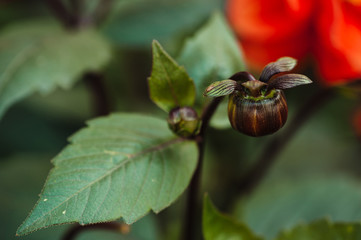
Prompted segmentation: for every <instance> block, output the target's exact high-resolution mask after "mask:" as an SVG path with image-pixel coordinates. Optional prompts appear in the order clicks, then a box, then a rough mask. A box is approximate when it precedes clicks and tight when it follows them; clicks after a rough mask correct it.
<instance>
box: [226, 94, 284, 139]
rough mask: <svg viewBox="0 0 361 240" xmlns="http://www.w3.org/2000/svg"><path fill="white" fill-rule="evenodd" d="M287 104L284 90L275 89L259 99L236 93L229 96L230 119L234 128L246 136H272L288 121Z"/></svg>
mask: <svg viewBox="0 0 361 240" xmlns="http://www.w3.org/2000/svg"><path fill="white" fill-rule="evenodd" d="M287 113H288V109H287V103H286V99H285V96H284V94H283V91H282V90H278V89H274V90H272V91H271V92H270V93H269V94H268V95H265V96H259V97H257V98H254V97H247V96H243V95H242V94H241V93H240V92H235V93H233V94H232V95H230V96H229V102H228V118H229V121H230V123H231V125H232V127H233V128H234V129H235V130H237V131H239V132H242V133H244V134H246V135H249V136H253V137H259V136H264V135H268V134H272V133H274V132H276V131H277V130H278V129H280V128H281V127H282V126H283V125H284V124H285V123H286V120H287Z"/></svg>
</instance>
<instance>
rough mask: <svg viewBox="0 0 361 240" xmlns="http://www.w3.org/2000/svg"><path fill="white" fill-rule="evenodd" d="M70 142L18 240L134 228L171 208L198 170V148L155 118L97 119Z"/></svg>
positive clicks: (113, 116) (118, 115) (59, 156)
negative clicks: (118, 224)
mask: <svg viewBox="0 0 361 240" xmlns="http://www.w3.org/2000/svg"><path fill="white" fill-rule="evenodd" d="M70 141H71V144H70V145H68V146H67V147H66V148H65V149H64V150H63V151H62V152H61V153H60V154H59V155H58V156H56V157H55V158H54V159H53V164H54V165H55V167H54V168H53V169H52V171H51V172H50V174H49V176H48V179H47V181H46V183H45V187H44V189H43V191H42V193H41V195H40V199H39V201H38V203H37V204H36V206H35V208H34V210H33V211H32V212H31V214H30V216H29V217H28V218H27V219H26V220H25V222H24V223H23V224H22V225H21V226H20V227H19V229H18V231H17V234H19V235H23V234H27V233H30V232H32V231H35V230H37V229H40V228H44V227H48V226H50V225H56V224H62V223H71V222H79V223H80V224H89V223H96V222H104V221H111V220H115V219H118V218H120V217H122V218H123V219H124V220H125V222H126V223H129V224H131V223H133V222H135V221H136V220H138V219H139V218H141V217H142V216H144V215H145V214H147V212H149V211H150V210H153V211H154V212H156V213H158V212H159V211H161V210H162V209H164V208H166V207H168V206H169V205H170V204H171V203H173V202H174V201H175V200H176V199H177V198H178V197H179V196H180V195H181V194H182V192H183V191H184V190H185V189H186V187H187V186H188V184H189V182H190V179H191V177H192V175H193V172H194V170H195V168H196V165H197V154H196V153H197V148H196V144H195V143H194V142H193V141H189V140H185V139H181V138H177V137H176V136H174V135H173V134H172V133H171V131H170V130H169V129H168V127H167V123H166V121H162V120H160V119H157V118H153V117H147V116H142V115H137V114H113V115H111V116H108V117H101V118H97V119H94V120H92V121H89V122H88V127H86V128H84V129H82V130H80V131H79V132H77V133H76V134H75V135H74V136H72V137H71V139H70Z"/></svg>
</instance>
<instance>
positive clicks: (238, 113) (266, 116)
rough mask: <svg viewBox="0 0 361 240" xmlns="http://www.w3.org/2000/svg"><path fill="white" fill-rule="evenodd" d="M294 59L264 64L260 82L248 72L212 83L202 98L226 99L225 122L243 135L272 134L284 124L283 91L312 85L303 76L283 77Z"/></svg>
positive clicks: (293, 63) (293, 62) (286, 111)
mask: <svg viewBox="0 0 361 240" xmlns="http://www.w3.org/2000/svg"><path fill="white" fill-rule="evenodd" d="M296 63H297V61H296V59H293V58H290V57H283V58H280V59H278V60H277V61H275V62H271V63H269V64H267V66H266V67H265V68H264V69H263V71H262V73H261V76H260V78H259V80H257V79H256V78H255V77H254V76H253V75H251V74H250V73H248V72H238V73H235V74H234V75H232V76H231V77H230V78H229V79H226V80H222V81H218V82H214V83H212V84H211V85H210V86H208V87H207V89H206V90H205V92H204V95H205V96H209V97H220V96H225V95H229V102H228V118H229V121H230V123H231V126H232V127H233V128H234V129H235V130H237V131H239V132H241V133H244V134H246V135H249V136H253V137H259V136H264V135H268V134H272V133H274V132H276V131H277V130H278V129H280V128H281V127H282V126H283V125H284V124H285V123H286V120H287V114H288V109H287V103H286V98H285V95H284V93H283V91H282V89H287V88H292V87H296V86H299V85H303V84H309V83H312V81H311V80H310V79H309V78H308V77H306V76H304V75H302V74H294V73H286V74H284V72H288V71H291V70H292V69H293V68H294V67H295V66H296Z"/></svg>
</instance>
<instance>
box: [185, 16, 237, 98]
mask: <svg viewBox="0 0 361 240" xmlns="http://www.w3.org/2000/svg"><path fill="white" fill-rule="evenodd" d="M178 61H179V63H180V64H183V65H184V66H185V68H186V69H187V71H188V73H189V75H190V76H191V77H192V78H193V79H194V83H195V85H196V89H197V94H198V95H197V96H198V97H200V98H201V95H202V93H203V91H204V90H205V89H206V87H207V86H208V85H210V84H211V83H212V82H214V81H219V80H221V79H227V78H229V77H230V76H231V75H233V74H234V73H235V72H239V71H242V70H244V64H243V59H242V53H241V50H240V48H239V46H238V44H237V42H236V40H235V38H234V36H233V34H232V31H231V30H230V28H229V26H228V25H227V23H226V20H225V19H224V17H223V16H222V15H221V14H220V13H218V12H217V13H215V14H213V15H212V17H211V18H210V19H209V21H208V22H207V23H206V24H205V25H204V26H203V27H202V28H201V29H200V30H199V31H198V32H197V33H196V34H195V35H194V36H193V37H192V38H190V39H188V40H187V42H186V43H185V45H184V47H183V49H182V51H181V54H180V56H179V58H178Z"/></svg>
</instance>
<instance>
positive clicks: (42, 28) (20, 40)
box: [0, 21, 111, 117]
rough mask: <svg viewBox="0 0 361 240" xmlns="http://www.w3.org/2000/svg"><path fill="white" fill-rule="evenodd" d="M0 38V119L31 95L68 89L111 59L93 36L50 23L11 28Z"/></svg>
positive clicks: (93, 34) (92, 34)
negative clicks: (85, 73)
mask: <svg viewBox="0 0 361 240" xmlns="http://www.w3.org/2000/svg"><path fill="white" fill-rule="evenodd" d="M0 36H1V37H0V117H1V116H2V115H3V114H4V112H5V111H6V110H7V109H8V108H9V107H10V106H11V105H12V104H14V103H15V102H17V101H19V100H21V99H22V98H25V97H27V96H29V95H30V94H32V93H34V92H40V93H42V94H47V93H49V92H51V91H52V90H54V88H56V87H58V86H59V87H62V88H69V87H71V85H72V84H73V83H74V82H75V81H76V80H77V79H79V77H80V76H81V74H82V73H84V72H85V71H87V70H95V71H96V70H99V69H100V68H101V67H102V66H103V65H104V64H106V63H107V61H108V60H109V59H110V56H111V51H110V48H109V45H108V43H107V41H105V40H104V39H103V38H102V37H101V36H100V35H98V34H97V33H96V32H94V31H92V30H87V31H81V32H66V31H64V30H62V29H61V28H60V27H59V26H58V25H56V24H52V23H51V22H50V23H49V22H40V21H38V22H29V23H21V24H18V25H13V26H10V27H9V28H7V29H6V30H4V31H3V32H1V35H0Z"/></svg>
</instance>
